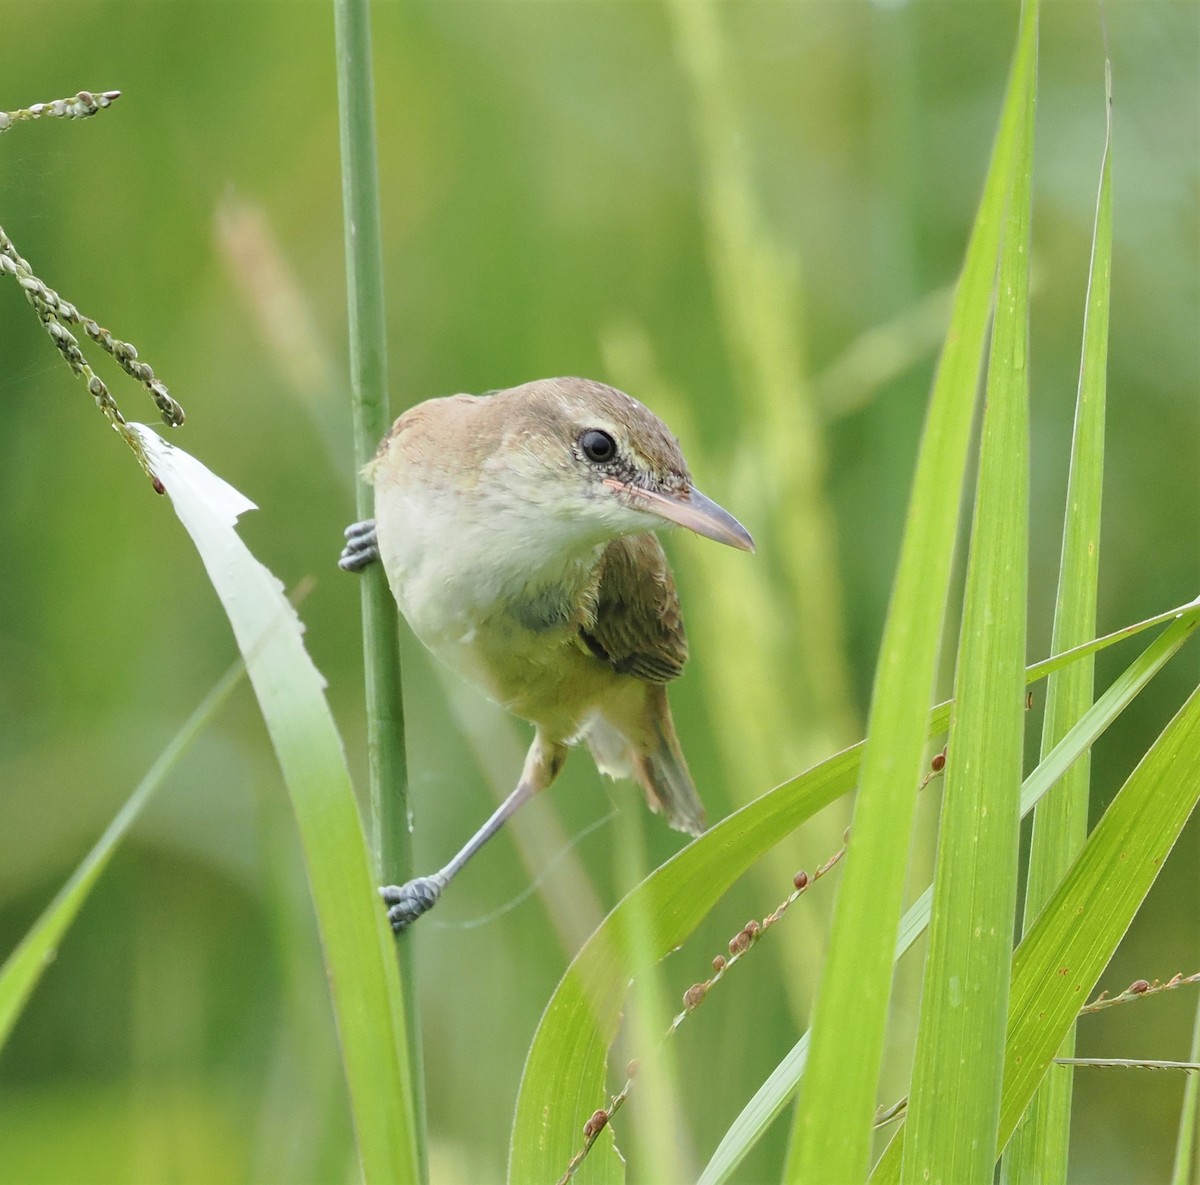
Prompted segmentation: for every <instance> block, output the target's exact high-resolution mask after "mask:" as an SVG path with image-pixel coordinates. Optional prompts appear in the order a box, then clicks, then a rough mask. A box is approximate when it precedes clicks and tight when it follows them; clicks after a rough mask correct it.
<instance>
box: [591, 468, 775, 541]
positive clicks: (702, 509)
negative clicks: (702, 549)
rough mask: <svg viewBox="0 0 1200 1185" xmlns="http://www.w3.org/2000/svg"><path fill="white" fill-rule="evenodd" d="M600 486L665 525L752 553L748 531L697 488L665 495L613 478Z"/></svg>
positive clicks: (607, 479) (658, 491)
mask: <svg viewBox="0 0 1200 1185" xmlns="http://www.w3.org/2000/svg"><path fill="white" fill-rule="evenodd" d="M604 484H605V485H606V486H608V487H609V489H611V490H614V491H616V492H617V493H619V494H621V495H622V497H623V498H624V499H625V500H626V501H627V502H628V503H629V504H630V505H632V506H635V507H636V508H637V509H638V510H645V511H647V512H648V513H650V514H657V515H658V516H659V517H660V518H665V519H666V520H667V521H668V522H672V523H676V524H677V525H678V526H681V527H687V529H688V530H689V531H695V532H696V534H697V535H703V536H704V537H705V538H706V539H715V540H716V541H717V542H718V543H725V544H727V545H728V546H730V547H736V548H737V549H738V550H739V551H753V550H754V540H753V539H752V538H751V537H750V532H749V531H747V530H746V528H745V527H743V526H742V524H741V523H739V522H738V520H737V519H736V518H734V517H733V515H732V514H730V513H729V511H728V510H725V509H723V508H722V507H720V506H718V505H717V504H716V503H715V502H714V501H713V500H712V499H711V498H706V497H705V496H704V495H703V494H702V493H701V492H700V491H699V490H697V489H694V488H692V487H689V488H688V489H687V490H686V491H685V492H684V493H682V494H666V493H663V492H661V491H660V490H647V489H645V488H643V487H642V486H632V485H627V484H626V483H625V482H623V481H618V480H617V479H616V478H615V477H606V478H604Z"/></svg>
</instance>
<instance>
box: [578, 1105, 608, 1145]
mask: <svg viewBox="0 0 1200 1185" xmlns="http://www.w3.org/2000/svg"><path fill="white" fill-rule="evenodd" d="M607 1125H608V1112H607V1111H605V1110H604V1109H603V1108H601V1109H600V1110H599V1111H593V1112H592V1117H591V1119H589V1120H588V1121H587V1123H585V1124H584V1125H583V1135H584V1138H585V1139H589V1140H590V1139H591V1138H592V1136H596V1135H599V1134H600V1133H601V1132H602V1131H603V1130H604V1129H605V1127H606V1126H607Z"/></svg>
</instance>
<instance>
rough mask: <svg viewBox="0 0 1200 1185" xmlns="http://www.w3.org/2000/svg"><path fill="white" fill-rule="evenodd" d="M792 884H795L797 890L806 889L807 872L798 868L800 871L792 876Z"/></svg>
mask: <svg viewBox="0 0 1200 1185" xmlns="http://www.w3.org/2000/svg"><path fill="white" fill-rule="evenodd" d="M792 884H793V885H795V886H796V889H797V891H799V890H801V889H806V888H807V887H808V873H807V872H805V871H804V869H803V868H802V869H800V871H799V872H798V873H796V875H795V876H794V877H792Z"/></svg>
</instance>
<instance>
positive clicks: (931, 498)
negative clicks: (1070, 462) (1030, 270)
mask: <svg viewBox="0 0 1200 1185" xmlns="http://www.w3.org/2000/svg"><path fill="white" fill-rule="evenodd" d="M1031 59H1032V47H1031V44H1030V42H1029V40H1028V39H1026V40H1024V41H1022V42H1021V43H1020V45H1019V47H1018V50H1017V54H1016V57H1015V60H1014V69H1013V78H1012V81H1011V83H1010V86H1009V93H1008V96H1007V98H1006V100H1005V105H1004V110H1003V113H1002V116H1001V122H1000V131H999V135H998V138H997V142H996V148H995V150H994V152H993V157H992V164H991V167H990V169H989V172H988V178H987V181H986V183H985V186H984V193H983V197H982V199H981V202H980V207H979V212H978V214H977V216H976V220H975V226H974V229H973V230H972V233H971V241H970V243H969V245H968V248H967V255H966V260H965V262H964V266H963V273H962V276H961V277H960V279H959V283H958V288H957V290H956V294H955V301H954V311H953V313H952V316H951V323H950V330H949V333H948V335H947V338H946V344H945V346H944V347H943V351H942V355H941V359H940V362H939V366H938V373H937V377H936V378H935V380H934V386H933V393H932V396H931V399H930V408H929V415H928V419H927V421H926V426H925V432H924V437H923V439H922V443H921V451H920V455H919V457H918V461H917V473H916V477H915V479H914V484H913V493H912V498H911V501H910V504H909V512H908V520H907V526H906V528H905V534H904V540H903V543H902V546H901V556H900V563H899V566H898V569H897V573H896V580H895V585H894V589H893V593H892V601H891V604H890V606H889V608H888V615H887V622H886V624H885V627H884V636H883V642H882V645H881V648H880V657H879V663H878V667H877V669H876V676H875V687H874V691H873V694H872V702H871V712H870V722H869V727H868V737H869V741H868V744H867V748H866V752H865V754H864V758H863V768H862V779H861V783H860V786H859V792H858V799H857V802H856V804H855V810H854V827H853V832H852V834H851V838H850V849H849V855H848V857H847V862H846V870H845V875H844V878H843V881H842V884H841V887H840V891H839V893H838V900H837V906H836V911H835V917H834V929H833V936H832V941H831V945H830V952H829V959H828V961H827V963H826V966H825V970H824V974H823V976H822V980H821V986H820V990H819V993H818V997H817V1003H816V1008H815V1018H814V1022H813V1043H812V1048H811V1051H810V1061H809V1068H808V1073H807V1074H806V1076H805V1086H804V1089H803V1091H802V1092H801V1096H800V1103H799V1107H798V1110H797V1116H796V1124H795V1129H794V1135H793V1141H792V1155H791V1157H790V1161H789V1166H788V1174H787V1176H788V1179H789V1180H791V1181H819V1180H827V1181H855V1180H861V1179H862V1178H863V1177H864V1176H865V1175H866V1171H867V1161H868V1156H869V1152H870V1141H871V1121H872V1115H873V1111H874V1107H875V1090H876V1085H877V1082H878V1076H879V1065H880V1059H881V1057H882V1052H883V1039H884V1028H885V1024H886V1017H887V1005H888V999H889V995H890V991H891V980H892V955H893V942H894V935H895V933H896V929H895V927H896V924H897V923H898V921H899V919H900V907H901V900H902V891H903V882H904V873H905V869H906V865H907V859H908V836H909V833H910V831H911V828H912V819H913V811H914V808H915V801H916V787H917V783H918V780H919V777H920V768H921V758H922V749H923V745H924V741H925V716H926V703H927V699H928V696H929V693H930V689H931V688H932V686H933V680H934V672H935V668H936V663H937V656H938V640H939V636H940V633H941V629H942V624H943V619H944V616H945V607H946V602H947V596H948V590H949V582H950V564H951V558H952V556H953V552H954V538H955V531H956V527H957V523H958V501H959V498H958V494H959V490H960V489H961V487H962V481H963V474H964V470H965V465H966V455H967V446H968V437H969V430H970V424H971V418H972V410H973V406H974V396H975V391H976V386H977V383H978V377H979V368H980V361H981V355H982V350H983V342H984V336H985V333H986V329H987V321H988V315H989V312H990V309H991V298H992V291H993V284H994V279H995V269H996V259H997V252H998V246H999V239H1000V232H1001V225H1002V220H1003V215H1004V210H1005V205H1006V201H1007V197H1008V194H1009V192H1010V191H1011V188H1012V182H1011V177H1012V171H1013V169H1014V167H1015V164H1016V161H1015V143H1016V141H1017V138H1018V134H1019V131H1020V124H1021V117H1022V114H1023V104H1022V102H1021V101H1020V96H1022V95H1023V94H1024V92H1025V87H1026V81H1025V80H1026V78H1027V76H1028V74H1029V73H1030V71H1031V69H1032V61H1031Z"/></svg>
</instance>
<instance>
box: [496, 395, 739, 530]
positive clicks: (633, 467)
mask: <svg viewBox="0 0 1200 1185" xmlns="http://www.w3.org/2000/svg"><path fill="white" fill-rule="evenodd" d="M492 399H493V400H497V401H499V402H500V403H502V404H505V405H507V406H505V407H504V408H503V417H502V423H503V425H504V428H503V435H504V441H503V447H502V449H500V450H498V451H497V452H496V453H494V454H493V460H494V462H495V464H497V465H502V466H503V467H504V469H505V470H506V471H507V472H506V479H507V480H508V481H510V482H511V483H512V484H513V485H515V486H517V487H518V488H519V489H520V490H521V491H522V495H523V496H525V497H527V498H528V499H529V500H530V501H531V502H532V503H534V504H536V505H537V506H538V507H539V510H540V512H541V513H550V514H552V515H553V516H554V517H555V518H557V519H560V520H566V521H573V522H575V523H577V524H578V525H579V526H581V527H583V528H585V529H588V528H590V529H592V530H594V532H595V533H596V535H598V536H604V535H609V536H611V535H625V534H634V533H637V532H640V531H651V530H654V529H655V528H657V527H663V526H672V525H673V526H681V527H686V528H687V529H688V530H690V531H694V532H696V534H698V535H704V536H705V537H706V538H709V539H714V540H716V541H717V542H718V543H724V544H727V545H728V546H730V547H736V548H739V549H740V550H742V551H753V550H754V541H753V539H751V537H750V533H749V532H748V531H747V530H746V528H745V527H743V526H742V524H741V523H739V522H738V521H737V519H735V518H734V517H733V515H731V514H730V513H729V512H728V511H726V510H724V509H722V508H721V507H720V506H718V505H717V504H716V503H715V502H714V501H712V499H710V498H708V497H706V496H705V495H704V494H702V493H701V492H700V491H699V490H698V489H696V487H695V486H694V485H693V484H692V478H691V474H690V472H689V471H688V467H687V462H686V461H685V460H684V459H683V454H682V452H680V449H679V442H678V441H677V440H676V439H675V437H674V436H672V435H671V432H670V431H669V430H668V428H667V426H666V425H665V424H664V423H663V422H662V420H660V419H659V418H658V416H656V415H655V414H654V413H653V412H652V411H650V410H649V409H648V408H646V407H644V406H643V405H642V404H640V403H638V401H637V400H636V399H632V398H630V396H628V395H626V394H625V393H624V392H623V391H618V390H617V389H616V388H614V387H609V386H606V385H605V384H603V383H598V382H594V381H592V380H590V379H580V378H559V379H542V380H539V381H537V382H533V383H526V384H525V385H524V386H521V387H514V388H512V389H510V390H508V391H502V392H498V393H497V394H495V395H493V396H492ZM497 410H500V409H499V408H497Z"/></svg>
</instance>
